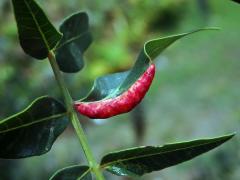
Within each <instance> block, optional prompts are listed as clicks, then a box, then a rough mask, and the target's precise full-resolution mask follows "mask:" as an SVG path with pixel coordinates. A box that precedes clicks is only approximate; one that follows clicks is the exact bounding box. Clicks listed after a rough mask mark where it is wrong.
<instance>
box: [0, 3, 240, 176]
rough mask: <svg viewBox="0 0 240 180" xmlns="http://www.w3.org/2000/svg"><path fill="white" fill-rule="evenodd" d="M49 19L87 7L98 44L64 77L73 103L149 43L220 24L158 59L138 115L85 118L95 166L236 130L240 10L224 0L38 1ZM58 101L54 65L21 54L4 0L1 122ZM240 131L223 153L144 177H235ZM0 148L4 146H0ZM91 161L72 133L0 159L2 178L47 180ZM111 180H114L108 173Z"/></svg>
mask: <svg viewBox="0 0 240 180" xmlns="http://www.w3.org/2000/svg"><path fill="white" fill-rule="evenodd" d="M38 2H40V4H41V5H42V7H43V8H44V9H45V11H46V13H47V14H48V16H49V18H50V20H52V21H53V22H54V24H55V25H56V26H59V24H60V23H61V21H62V19H63V18H65V17H66V16H68V15H70V14H72V13H74V12H77V11H87V12H88V14H89V17H90V26H91V31H92V33H93V36H94V43H93V44H92V45H91V46H90V48H89V50H88V51H87V53H86V56H85V62H86V66H85V67H84V69H83V70H82V71H81V72H79V73H77V74H65V78H66V81H67V83H68V86H69V89H70V91H71V93H72V95H73V97H74V99H76V100H77V99H80V97H82V96H84V95H85V94H86V93H87V92H88V91H89V89H90V88H91V86H92V83H93V81H94V79H95V78H96V77H98V76H100V75H104V74H107V73H113V72H119V71H123V70H126V69H128V68H130V67H131V66H132V65H133V63H134V61H135V59H136V57H137V55H138V53H139V51H140V49H141V48H142V46H143V44H144V42H146V41H147V40H149V39H153V38H157V37H161V36H166V35H171V34H174V33H181V32H188V31H190V30H193V29H197V28H201V27H206V26H214V27H220V28H221V30H220V31H205V32H200V33H197V34H194V35H191V36H189V37H187V38H185V39H182V40H180V41H178V42H176V43H175V44H174V45H172V46H171V47H170V48H168V49H167V50H166V51H165V52H164V53H163V54H162V55H161V56H159V57H158V58H157V59H156V61H155V62H156V65H157V73H156V78H155V80H154V83H153V85H152V87H151V89H150V91H149V93H148V94H147V96H146V98H145V100H144V101H143V102H142V103H141V105H139V106H138V107H137V108H136V109H135V110H134V111H133V112H131V113H128V114H124V115H120V116H117V117H113V118H110V119H109V120H95V121H93V120H89V119H87V118H85V117H82V116H80V119H81V122H82V123H83V125H84V127H85V129H86V132H87V136H88V139H89V142H90V144H91V147H92V148H93V151H94V154H95V156H96V158H97V159H98V160H100V159H101V157H102V156H103V154H105V153H107V152H109V151H113V150H118V149H122V148H129V147H133V146H136V145H162V144H164V143H171V142H177V141H186V140H193V139H196V138H205V137H214V136H218V135H223V134H228V133H231V132H239V131H240V93H239V89H240V49H239V42H240V23H239V13H240V5H238V4H236V3H233V2H231V1H219V0H149V1H146V0H108V1H101V0H68V1H65V0H39V1H38ZM45 94H49V95H51V96H54V97H57V98H59V99H61V96H60V93H59V90H58V88H57V86H56V84H55V81H54V77H53V75H52V71H51V69H50V66H49V64H48V61H47V60H45V61H37V60H32V59H31V58H30V57H29V56H27V55H25V54H24V53H23V51H22V50H21V48H20V46H19V43H18V37H17V29H16V24H15V21H14V17H13V12H12V8H11V4H10V1H9V0H1V1H0V107H1V108H0V119H3V118H5V117H7V116H9V115H11V114H14V113H15V112H18V111H20V110H22V109H23V108H25V107H26V106H27V105H28V104H29V103H30V102H31V101H32V100H33V99H35V98H36V97H38V96H41V95H45ZM239 140H240V139H239V134H238V135H237V137H235V138H234V139H233V140H231V141H230V142H228V143H227V144H225V145H223V146H221V147H220V148H218V149H217V150H214V151H212V152H209V153H207V154H205V155H203V156H201V157H198V158H196V159H194V160H192V161H189V162H186V163H184V164H181V165H179V166H174V167H171V168H168V169H165V170H163V171H160V172H154V173H151V174H149V175H146V176H144V177H142V178H140V179H142V180H144V179H145V180H175V179H180V180H239V179H240V141H239ZM0 146H1V145H0ZM79 162H80V163H81V164H84V163H86V161H85V159H84V157H83V153H82V151H81V147H80V145H79V143H78V140H77V139H76V137H75V135H74V133H73V131H72V128H71V127H69V128H68V129H67V130H66V131H65V132H64V133H63V134H62V135H61V136H60V137H59V138H58V139H57V141H56V143H55V144H54V145H53V147H52V150H51V151H50V152H49V153H47V154H46V155H43V156H40V157H33V158H28V159H21V160H0V180H22V179H23V180H42V179H48V178H49V177H50V176H51V175H52V174H53V173H54V172H55V171H56V170H57V169H59V168H63V167H65V166H68V165H74V164H76V163H79ZM106 176H107V177H108V179H113V180H115V179H116V180H118V179H124V178H122V177H114V176H112V175H111V174H109V173H106Z"/></svg>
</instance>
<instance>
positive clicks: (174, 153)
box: [101, 134, 234, 176]
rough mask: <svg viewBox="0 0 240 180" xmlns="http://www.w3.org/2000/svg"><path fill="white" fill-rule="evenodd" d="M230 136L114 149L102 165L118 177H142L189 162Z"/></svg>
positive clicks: (104, 158)
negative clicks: (156, 145) (120, 149)
mask: <svg viewBox="0 0 240 180" xmlns="http://www.w3.org/2000/svg"><path fill="white" fill-rule="evenodd" d="M233 136H234V134H231V135H227V136H222V137H216V138H213V139H200V140H195V141H189V142H182V143H176V144H166V145H164V146H160V147H153V146H145V147H137V148H132V149H127V150H123V151H118V152H113V153H110V154H108V155H106V156H104V157H103V159H102V161H101V167H102V168H105V169H106V170H107V171H109V172H111V173H113V174H116V175H119V176H142V175H144V174H146V173H150V172H152V171H159V170H162V169H164V168H167V167H170V166H173V165H176V164H179V163H182V162H184V161H188V160H190V159H192V158H194V157H196V156H198V155H200V154H203V153H205V152H208V151H210V150H212V149H214V148H216V147H218V146H219V145H221V144H223V143H224V142H226V141H228V140H229V139H231V138H232V137H233Z"/></svg>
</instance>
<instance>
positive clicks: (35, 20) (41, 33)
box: [24, 0, 51, 51]
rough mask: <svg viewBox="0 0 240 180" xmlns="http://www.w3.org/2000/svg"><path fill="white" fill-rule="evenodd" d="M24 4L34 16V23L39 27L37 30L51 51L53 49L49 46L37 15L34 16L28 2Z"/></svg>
mask: <svg viewBox="0 0 240 180" xmlns="http://www.w3.org/2000/svg"><path fill="white" fill-rule="evenodd" d="M24 2H25V4H26V6H27V8H28V10H29V12H30V14H31V15H32V18H33V20H34V22H35V25H36V26H37V29H38V31H39V33H40V35H41V36H42V39H43V42H44V44H45V45H46V47H47V49H48V51H50V50H51V49H50V47H49V45H48V41H47V39H46V37H45V35H44V33H43V32H42V30H41V26H40V25H39V23H38V21H37V19H36V17H35V15H34V13H33V11H32V9H31V7H30V5H29V3H28V2H27V1H26V0H24ZM34 3H36V5H37V6H38V4H37V2H34Z"/></svg>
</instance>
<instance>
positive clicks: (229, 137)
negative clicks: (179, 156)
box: [100, 135, 233, 168]
mask: <svg viewBox="0 0 240 180" xmlns="http://www.w3.org/2000/svg"><path fill="white" fill-rule="evenodd" d="M232 137H233V135H229V136H227V137H225V139H224V140H222V139H219V140H216V141H215V142H214V143H217V142H221V141H223V142H225V141H227V140H228V139H231V138H232ZM205 140H206V139H205ZM211 143H212V142H209V143H208V142H206V143H203V144H201V145H193V146H190V147H186V148H179V149H176V150H169V151H165V152H159V153H152V154H147V155H140V156H137V157H132V158H125V159H121V160H116V161H112V162H109V163H106V164H103V165H101V166H100V168H105V167H107V166H110V165H111V164H116V163H122V162H124V161H129V160H133V159H140V158H145V157H149V156H153V155H159V154H166V153H170V152H175V151H179V150H184V149H191V148H193V147H200V146H203V145H208V144H211ZM162 147H164V146H162ZM159 148H161V147H159Z"/></svg>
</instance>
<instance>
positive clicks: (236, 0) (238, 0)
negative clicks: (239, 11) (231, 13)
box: [232, 0, 240, 3]
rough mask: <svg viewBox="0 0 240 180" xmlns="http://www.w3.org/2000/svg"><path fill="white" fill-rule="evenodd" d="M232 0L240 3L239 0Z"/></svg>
mask: <svg viewBox="0 0 240 180" xmlns="http://www.w3.org/2000/svg"><path fill="white" fill-rule="evenodd" d="M232 1H234V2H236V3H240V0H232Z"/></svg>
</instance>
